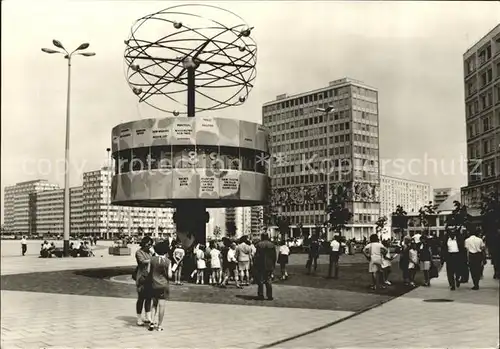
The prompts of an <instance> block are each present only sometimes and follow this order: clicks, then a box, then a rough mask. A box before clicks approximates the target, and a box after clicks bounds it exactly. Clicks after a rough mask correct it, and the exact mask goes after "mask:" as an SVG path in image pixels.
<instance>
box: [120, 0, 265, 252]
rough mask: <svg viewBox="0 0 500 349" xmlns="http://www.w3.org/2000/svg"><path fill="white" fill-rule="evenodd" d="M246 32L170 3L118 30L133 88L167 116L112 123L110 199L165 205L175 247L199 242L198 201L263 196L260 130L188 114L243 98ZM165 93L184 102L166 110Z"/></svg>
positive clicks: (251, 65) (250, 47)
mask: <svg viewBox="0 0 500 349" xmlns="http://www.w3.org/2000/svg"><path fill="white" fill-rule="evenodd" d="M207 18H210V19H207ZM251 32H252V28H251V27H250V26H248V25H247V24H246V23H245V22H244V21H243V19H241V18H240V17H238V16H237V15H235V14H234V13H232V12H230V11H227V10H224V9H221V8H218V7H215V6H209V5H180V6H174V7H170V8H168V9H165V10H162V11H159V12H156V13H153V14H151V15H148V16H144V17H142V18H141V19H139V20H138V21H136V23H135V24H134V25H133V27H132V30H131V34H130V37H129V38H128V39H127V40H125V44H126V49H125V63H126V77H127V81H128V84H129V85H130V87H131V88H132V91H133V93H134V94H135V95H136V96H137V97H138V98H139V102H143V103H146V104H148V105H150V106H151V107H154V108H156V109H158V110H161V111H164V112H167V113H171V114H173V115H174V116H175V117H172V115H168V117H165V118H161V119H143V120H137V121H132V122H126V123H123V124H120V125H118V126H116V127H114V128H113V131H112V139H113V143H112V154H113V158H114V159H115V161H116V171H115V175H114V176H113V180H112V199H111V200H112V203H113V204H114V205H123V206H141V207H172V208H175V210H176V212H175V216H174V222H175V224H176V233H177V236H178V237H179V238H180V240H181V241H182V243H183V244H184V247H185V248H189V247H191V246H194V243H195V242H199V243H202V244H204V243H205V240H206V235H205V227H206V223H207V222H208V220H209V215H208V213H207V212H206V208H211V207H212V208H215V207H241V206H257V205H265V204H267V202H268V198H269V176H268V171H267V161H266V159H268V158H269V132H268V130H267V129H266V128H264V127H263V126H262V125H260V124H257V123H254V122H248V121H240V120H238V119H235V118H231V119H224V118H220V117H214V116H207V115H201V116H198V117H196V118H194V116H195V112H197V113H199V112H208V111H210V112H212V113H214V112H215V111H217V110H220V109H223V108H226V107H230V106H238V105H241V104H243V103H244V102H245V101H246V100H247V98H248V94H249V93H250V90H251V89H252V87H253V84H254V81H255V77H256V70H255V64H256V59H257V56H256V53H257V46H256V44H255V42H254V41H253V40H252V39H251V37H250V35H251ZM160 33H161V34H160ZM175 103H178V104H181V105H184V106H186V107H187V108H186V109H184V108H183V110H185V111H182V110H181V111H179V110H176V109H175V108H172V107H171V104H174V105H175ZM169 105H170V106H169ZM181 113H182V114H184V115H186V114H187V115H186V116H179V114H181Z"/></svg>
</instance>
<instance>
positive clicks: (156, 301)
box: [132, 234, 283, 331]
mask: <svg viewBox="0 0 500 349" xmlns="http://www.w3.org/2000/svg"><path fill="white" fill-rule="evenodd" d="M135 257H136V261H137V267H136V269H135V270H134V273H133V274H132V277H133V279H134V280H135V282H136V286H137V294H138V298H137V303H136V314H137V325H138V326H143V325H145V324H146V325H148V329H149V330H150V331H153V330H157V331H162V330H163V328H162V326H161V325H162V322H163V316H164V311H165V306H164V302H165V300H166V299H167V298H168V295H169V292H170V284H169V280H170V279H173V280H174V284H175V285H182V281H183V280H186V278H187V279H188V280H192V281H195V282H196V284H200V285H203V284H205V283H208V284H210V285H214V286H219V287H221V288H226V287H227V286H228V285H229V282H230V281H233V282H234V284H235V286H236V287H237V288H242V287H243V286H248V285H250V284H251V283H256V284H257V285H258V287H257V299H258V300H264V299H266V298H267V299H268V300H273V293H272V283H271V280H272V278H273V272H274V267H275V265H276V262H277V256H276V247H275V245H274V244H273V243H272V242H271V241H269V236H268V235H267V234H262V235H261V240H260V241H258V242H257V241H256V242H251V241H250V240H249V239H248V238H247V237H245V236H244V237H242V238H240V239H239V240H238V241H232V240H230V239H228V238H224V239H223V240H222V242H221V243H217V242H210V243H209V244H208V246H205V245H202V244H197V245H196V246H194V247H193V248H192V249H189V250H185V249H183V247H182V244H181V243H180V242H179V241H176V240H174V241H172V242H171V243H169V242H168V240H167V241H161V242H158V243H156V244H154V242H153V240H152V239H151V238H150V237H144V238H143V239H142V240H141V242H140V249H139V250H137V252H136V255H135ZM281 259H282V260H283V258H281ZM264 287H265V295H266V297H264ZM151 305H153V308H151ZM152 309H153V311H151V310H152ZM143 310H144V312H145V317H144V318H143V317H142V313H143Z"/></svg>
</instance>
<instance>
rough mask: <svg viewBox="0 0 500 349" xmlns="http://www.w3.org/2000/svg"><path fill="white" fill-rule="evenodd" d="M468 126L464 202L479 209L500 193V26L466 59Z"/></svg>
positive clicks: (481, 41)
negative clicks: (491, 194) (489, 196)
mask: <svg viewBox="0 0 500 349" xmlns="http://www.w3.org/2000/svg"><path fill="white" fill-rule="evenodd" d="M463 61H464V83H465V115H466V117H465V121H466V124H467V158H468V176H467V186H466V187H463V188H462V202H463V203H464V204H465V205H467V206H469V207H477V206H478V205H479V204H480V201H481V195H482V194H483V193H487V192H492V191H497V192H498V191H500V188H499V187H500V176H499V174H500V25H497V26H496V27H495V28H494V29H493V30H491V31H490V32H489V33H488V34H486V36H484V37H483V38H482V39H481V40H479V41H478V42H477V43H476V44H475V45H474V46H472V47H471V48H470V49H469V50H467V52H465V53H464V56H463Z"/></svg>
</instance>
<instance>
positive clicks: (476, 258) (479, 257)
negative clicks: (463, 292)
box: [465, 230, 485, 290]
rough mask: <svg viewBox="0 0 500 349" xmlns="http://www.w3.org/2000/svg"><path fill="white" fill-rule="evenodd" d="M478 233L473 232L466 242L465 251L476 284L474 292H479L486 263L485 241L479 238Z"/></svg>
mask: <svg viewBox="0 0 500 349" xmlns="http://www.w3.org/2000/svg"><path fill="white" fill-rule="evenodd" d="M477 235H478V234H477V231H476V230H473V231H472V232H471V235H470V237H468V238H467V240H465V249H466V250H467V254H468V260H469V269H470V275H471V277H472V281H473V282H474V287H472V289H473V290H479V280H480V279H481V271H482V267H483V261H484V250H485V246H484V242H483V239H481V238H479V237H478V236H477Z"/></svg>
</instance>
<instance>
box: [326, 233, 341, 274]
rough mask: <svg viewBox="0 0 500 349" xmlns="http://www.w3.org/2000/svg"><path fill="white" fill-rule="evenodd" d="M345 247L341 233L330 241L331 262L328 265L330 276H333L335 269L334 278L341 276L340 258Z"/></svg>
mask: <svg viewBox="0 0 500 349" xmlns="http://www.w3.org/2000/svg"><path fill="white" fill-rule="evenodd" d="M343 248H345V244H344V243H343V242H342V241H341V239H340V236H339V235H335V237H334V238H333V240H332V242H331V243H330V249H331V250H330V264H329V266H328V278H331V277H332V271H335V275H334V276H333V278H334V279H338V278H339V258H340V254H341V253H343V252H344V251H343Z"/></svg>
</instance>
